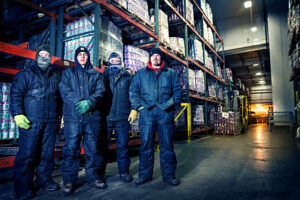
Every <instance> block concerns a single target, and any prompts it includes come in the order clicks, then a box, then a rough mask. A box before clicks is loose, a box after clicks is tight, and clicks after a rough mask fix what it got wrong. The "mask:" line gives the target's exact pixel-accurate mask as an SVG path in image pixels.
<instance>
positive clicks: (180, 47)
mask: <svg viewBox="0 0 300 200" xmlns="http://www.w3.org/2000/svg"><path fill="white" fill-rule="evenodd" d="M170 47H171V49H173V50H176V51H178V52H179V53H181V54H185V46H184V39H183V38H180V37H170Z"/></svg>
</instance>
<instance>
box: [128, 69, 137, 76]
mask: <svg viewBox="0 0 300 200" xmlns="http://www.w3.org/2000/svg"><path fill="white" fill-rule="evenodd" d="M127 72H128V73H129V74H130V75H131V76H134V75H135V71H133V70H131V69H128V70H127Z"/></svg>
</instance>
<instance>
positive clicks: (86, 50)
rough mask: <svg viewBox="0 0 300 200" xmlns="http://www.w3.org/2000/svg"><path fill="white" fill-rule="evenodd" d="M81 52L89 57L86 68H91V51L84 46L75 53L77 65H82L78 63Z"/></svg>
mask: <svg viewBox="0 0 300 200" xmlns="http://www.w3.org/2000/svg"><path fill="white" fill-rule="evenodd" d="M80 52H85V53H86V54H87V55H88V59H87V61H86V64H85V67H86V66H89V65H90V64H91V60H90V52H89V50H88V49H87V48H86V47H84V46H80V47H78V48H77V49H76V51H75V57H74V59H75V63H76V65H78V66H80V64H79V62H78V60H77V56H78V54H79V53H80Z"/></svg>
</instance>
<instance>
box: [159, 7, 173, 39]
mask: <svg viewBox="0 0 300 200" xmlns="http://www.w3.org/2000/svg"><path fill="white" fill-rule="evenodd" d="M158 15H159V18H158V24H159V39H160V41H161V42H166V43H167V44H170V36H169V22H168V16H167V15H166V14H165V13H164V12H163V11H162V10H159V13H158Z"/></svg>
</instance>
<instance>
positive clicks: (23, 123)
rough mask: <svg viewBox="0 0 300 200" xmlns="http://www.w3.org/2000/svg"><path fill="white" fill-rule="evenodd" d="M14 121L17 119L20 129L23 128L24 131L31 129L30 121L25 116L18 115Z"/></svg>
mask: <svg viewBox="0 0 300 200" xmlns="http://www.w3.org/2000/svg"><path fill="white" fill-rule="evenodd" d="M14 119H15V121H16V124H17V125H18V127H20V128H23V129H29V128H30V121H29V120H28V119H27V117H26V116H25V115H16V116H14Z"/></svg>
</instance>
